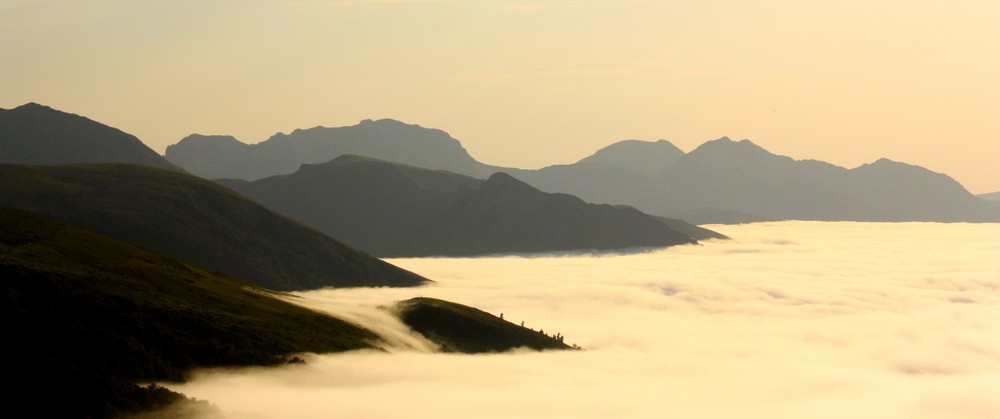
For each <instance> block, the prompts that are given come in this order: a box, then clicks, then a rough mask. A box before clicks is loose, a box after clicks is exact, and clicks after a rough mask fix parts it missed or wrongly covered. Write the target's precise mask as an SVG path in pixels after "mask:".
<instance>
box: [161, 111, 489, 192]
mask: <svg viewBox="0 0 1000 419" xmlns="http://www.w3.org/2000/svg"><path fill="white" fill-rule="evenodd" d="M346 154H356V155H363V156H368V157H374V158H377V159H381V160H387V161H392V162H398V163H403V164H409V165H413V166H417V167H423V168H428V169H442V170H448V171H451V172H455V173H463V174H469V175H474V176H479V177H485V176H488V175H489V174H490V173H493V170H491V168H490V167H489V166H487V165H484V164H482V163H479V162H477V161H476V160H475V159H473V158H472V157H471V156H469V153H468V152H466V151H465V149H464V148H462V145H461V144H460V143H459V142H458V140H455V139H454V138H452V137H451V136H450V135H448V134H447V133H445V132H444V131H441V130H436V129H428V128H423V127H421V126H419V125H409V124H405V123H402V122H399V121H395V120H392V119H381V120H378V121H372V120H365V121H361V123H359V124H358V125H352V126H346V127H337V128H327V127H315V128H310V129H304V130H295V131H293V132H292V133H291V134H281V133H279V134H275V135H274V136H272V137H271V138H269V139H267V140H265V141H262V142H260V143H257V144H244V143H241V142H239V141H238V140H236V139H235V138H233V137H231V136H205V135H197V134H195V135H190V136H188V137H186V138H184V139H182V140H181V141H180V142H179V143H177V144H174V145H171V146H169V147H167V152H166V159H167V160H169V161H171V162H172V163H174V164H176V165H178V166H180V167H183V168H184V169H186V170H188V171H189V172H191V173H194V174H196V175H198V176H201V177H204V178H206V179H220V178H227V179H245V180H256V179H260V178H264V177H268V176H273V175H280V174H288V173H292V172H294V171H296V170H298V168H299V166H301V165H303V164H314V163H323V162H327V161H330V160H333V159H334V158H336V157H339V156H342V155H346Z"/></svg>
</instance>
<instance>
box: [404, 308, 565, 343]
mask: <svg viewBox="0 0 1000 419" xmlns="http://www.w3.org/2000/svg"><path fill="white" fill-rule="evenodd" d="M395 309H396V311H397V312H398V313H399V316H400V318H401V319H402V320H403V323H406V325H407V326H410V327H411V328H413V330H415V331H417V332H420V333H421V334H423V335H424V336H426V337H427V338H428V339H430V340H432V341H434V342H437V343H438V344H440V345H441V346H442V350H444V351H446V352H465V353H483V352H503V351H508V350H511V349H515V348H530V349H535V350H546V349H571V347H570V346H569V345H566V344H565V343H563V341H562V339H561V338H556V337H552V336H547V335H546V334H544V333H542V332H536V331H534V330H531V329H528V328H525V327H523V326H518V325H515V324H514V323H510V322H508V321H506V320H503V319H501V318H498V317H496V316H494V315H492V314H489V313H487V312H485V311H482V310H479V309H476V308H473V307H469V306H464V305H461V304H456V303H452V302H448V301H444V300H438V299H435V298H425V297H420V298H414V299H410V300H406V301H401V302H399V303H398V304H397V305H396V308H395Z"/></svg>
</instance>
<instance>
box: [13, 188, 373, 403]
mask: <svg viewBox="0 0 1000 419" xmlns="http://www.w3.org/2000/svg"><path fill="white" fill-rule="evenodd" d="M0 226H2V227H0V278H3V279H2V283H3V291H2V292H0V311H2V317H0V321H2V329H0V330H2V333H3V336H2V339H0V354H2V355H3V357H4V359H6V360H8V365H7V366H6V367H5V378H6V379H7V380H8V382H11V383H18V385H17V386H16V388H15V389H13V390H10V392H9V393H8V396H11V397H10V398H9V400H11V401H13V402H14V403H15V404H14V405H13V406H16V403H17V402H18V401H19V400H23V401H25V402H26V401H28V400H37V398H38V397H39V395H52V396H54V400H57V401H58V402H57V403H51V404H47V405H43V406H25V407H26V408H30V409H32V410H33V411H36V412H38V413H54V414H58V415H59V416H69V417H81V416H97V417H100V416H111V415H116V414H119V413H123V412H126V411H129V410H130V409H136V408H141V407H149V403H153V404H154V405H155V403H156V402H155V400H163V399H164V396H163V394H162V393H163V392H162V391H159V392H158V391H152V390H148V389H143V388H140V387H138V386H136V385H134V383H135V382H141V381H147V380H179V379H183V377H184V373H185V372H186V371H188V370H189V369H191V368H194V367H210V366H238V365H273V364H278V363H281V362H283V361H284V359H285V357H286V356H288V355H289V354H294V353H299V352H317V353H322V352H336V351H344V350H352V349H362V348H373V345H372V343H371V342H374V341H376V339H377V337H376V336H375V334H373V333H371V332H370V331H368V330H365V329H362V328H359V327H357V326H354V325H351V324H348V323H346V322H344V321H341V320H339V319H335V318H332V317H330V316H327V315H324V314H320V313H316V312H313V311H311V310H308V309H305V308H302V307H299V306H296V305H293V304H290V303H287V302H284V301H281V300H279V299H276V298H272V297H270V296H268V291H265V290H262V289H259V288H254V287H252V286H249V285H247V284H246V283H243V282H240V281H237V280H234V279H231V278H227V277H224V276H221V275H219V274H216V273H213V272H210V271H207V270H204V269H202V268H199V267H197V266H194V265H190V264H187V263H183V262H179V261H176V260H174V259H170V258H167V257H164V256H161V255H158V254H156V253H153V252H150V251H147V250H144V249H140V248H137V247H134V246H131V245H129V244H126V243H123V242H120V241H117V240H114V239H111V238H108V237H104V236H101V235H97V234H94V233H91V232H88V231H84V230H81V229H77V228H74V227H71V226H68V225H65V224H62V223H59V222H55V221H52V220H49V219H46V218H43V217H40V216H37V215H34V214H30V213H27V212H24V211H19V210H15V209H11V208H7V207H2V206H0ZM157 394H159V396H156V395H157ZM154 396H155V397H154ZM43 397H44V396H43ZM166 398H167V399H170V397H169V396H166ZM150 400H154V401H153V402H150ZM144 403H145V404H144ZM8 407H10V406H8Z"/></svg>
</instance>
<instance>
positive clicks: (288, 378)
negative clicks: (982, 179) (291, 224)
mask: <svg viewBox="0 0 1000 419" xmlns="http://www.w3.org/2000/svg"><path fill="white" fill-rule="evenodd" d="M713 228H717V229H718V230H719V231H720V232H722V233H724V234H727V235H729V236H731V237H734V239H733V240H729V241H710V242H706V243H705V244H704V245H701V246H675V247H671V248H667V249H663V250H659V251H656V252H652V253H646V254H634V255H625V256H604V257H545V256H536V257H532V258H520V257H506V258H469V259H445V258H440V259H435V258H426V259H395V260H393V262H394V263H397V264H399V265H400V266H402V267H404V268H407V269H411V270H413V271H414V272H418V273H420V274H422V275H426V276H427V277H428V278H431V279H434V280H435V281H437V283H436V284H434V285H432V286H428V287H423V288H418V289H412V288H392V289H386V288H383V289H371V288H368V289H364V288H355V289H339V290H320V291H313V292H306V293H299V294H300V295H302V296H304V297H306V298H305V299H303V300H304V302H305V303H306V305H308V306H310V307H314V308H317V309H321V310H330V311H332V312H333V313H336V314H338V315H341V316H344V317H345V318H349V319H358V318H364V319H365V320H364V321H365V324H366V325H373V324H384V325H385V326H386V327H379V328H378V329H377V330H379V331H385V330H387V329H390V328H391V327H390V326H391V325H390V324H389V323H388V322H385V321H383V320H380V318H382V317H386V316H384V313H379V312H378V310H375V309H374V307H375V306H377V305H386V304H391V303H392V301H394V300H403V299H408V298H412V297H416V296H420V295H423V296H428V297H437V298H444V299H447V300H452V301H458V302H462V303H465V304H469V305H473V306H476V307H479V308H481V309H483V310H485V311H487V312H490V313H493V314H494V315H499V314H500V313H504V314H505V318H506V319H507V320H509V321H512V322H514V323H519V322H520V321H521V320H524V321H525V322H526V324H525V325H526V326H528V327H531V328H534V329H536V330H537V329H539V328H542V329H544V330H545V331H547V332H548V333H550V334H551V333H555V332H559V333H562V334H563V335H565V336H566V342H567V343H576V344H579V345H580V346H582V347H583V348H584V349H585V350H584V351H581V352H555V353H553V352H548V353H517V354H504V355H476V356H470V355H446V354H429V353H426V352H423V351H421V350H420V345H419V344H413V343H409V342H404V344H403V345H402V346H410V347H414V348H415V349H413V350H400V349H398V348H394V349H392V351H393V352H394V353H390V354H385V353H372V352H361V353H347V354H331V355H327V356H322V357H307V359H308V361H307V362H308V364H307V365H302V366H293V367H289V368H281V369H250V370H249V373H248V374H245V373H240V372H234V371H228V372H223V373H220V374H198V375H197V376H196V379H195V380H193V381H191V382H189V383H187V384H184V385H175V384H168V386H169V387H171V388H174V389H176V390H179V391H181V392H183V393H185V394H187V395H189V396H191V397H196V398H199V399H207V400H209V401H211V402H213V403H216V404H217V405H218V406H219V407H220V408H222V409H223V410H226V411H246V412H252V413H256V414H261V415H264V416H263V417H272V418H283V417H295V418H311V417H316V418H323V417H330V416H331V415H333V416H343V417H352V418H353V417H366V418H379V417H386V418H398V417H427V416H433V417H444V418H448V417H457V418H469V417H477V418H479V417H496V418H515V417H516V418H528V417H544V418H554V417H555V418H607V417H621V418H646V417H648V418H663V417H681V418H714V417H721V418H734V417H735V418H804V417H808V418H970V419H971V418H987V417H989V418H995V417H1000V399H998V398H997V389H998V388H1000V329H998V328H997V327H996V325H997V324H1000V294H998V293H997V289H998V287H1000V260H998V259H997V258H996V257H995V256H996V254H997V252H998V251H1000V224H961V223H957V224H936V223H888V224H877V223H819V222H783V223H766V224H764V223H761V224H749V225H738V226H716V227H713ZM885 249H892V251H888V252H887V251H885ZM942 250H945V251H942ZM365 307H368V308H369V309H368V313H369V314H367V315H365V314H364V313H365V310H363V308H365ZM405 334H406V331H405V330H397V331H396V332H394V333H393V336H392V338H391V340H392V341H397V342H398V341H405V340H406V339H405V337H404V338H401V336H403V335H405ZM331 412H335V413H331ZM237 417H261V416H253V415H245V416H237Z"/></svg>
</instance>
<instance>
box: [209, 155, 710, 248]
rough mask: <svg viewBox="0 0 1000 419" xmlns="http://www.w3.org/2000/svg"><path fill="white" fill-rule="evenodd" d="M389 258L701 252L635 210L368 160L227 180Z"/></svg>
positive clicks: (502, 181)
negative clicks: (684, 248) (685, 247)
mask: <svg viewBox="0 0 1000 419" xmlns="http://www.w3.org/2000/svg"><path fill="white" fill-rule="evenodd" d="M220 182H222V183H223V184H225V185H227V186H229V187H231V188H233V189H236V190H238V191H241V192H243V193H245V194H246V195H248V196H250V197H252V198H253V199H255V200H257V201H258V202H261V203H263V204H264V205H267V206H268V207H270V208H273V209H274V210H276V211H278V212H281V213H283V214H286V215H287V216H289V217H291V218H294V219H297V220H299V221H301V222H303V223H305V224H307V225H310V226H313V227H315V228H316V229H318V230H320V231H323V232H325V233H327V234H330V235H332V236H335V237H338V238H340V239H341V240H344V241H345V242H346V243H349V244H351V245H352V246H356V247H358V248H360V249H363V250H365V251H367V252H369V253H372V254H374V255H378V256H382V257H405V256H417V257H419V256H468V255H482V254H495V253H519V252H548V251H588V250H617V249H624V248H630V247H653V246H656V247H662V246H670V245H676V244H688V243H694V240H692V239H691V238H689V237H687V236H685V235H683V234H681V233H678V232H676V231H674V230H671V229H670V228H669V227H667V226H666V225H665V224H664V223H661V222H659V221H657V220H655V219H653V218H652V217H650V216H647V215H645V214H642V213H641V212H639V211H637V210H635V209H633V208H615V207H612V206H610V205H593V204H587V203H585V202H583V201H582V200H580V199H578V198H576V197H573V196H569V195H565V194H547V193H543V192H540V191H538V190H537V189H534V188H532V187H531V186H528V185H527V184H525V183H523V182H520V181H518V180H516V179H514V178H513V177H511V176H509V175H506V174H503V173H498V174H494V175H493V176H491V177H490V178H489V179H488V180H485V181H483V180H478V179H474V178H470V177H467V176H462V175H456V174H454V173H449V172H444V171H432V170H427V169H421V168H417V167H413V166H407V165H401V164H396V163H390V162H386V161H382V160H376V159H371V158H365V157H358V156H343V157H340V158H337V159H335V160H333V161H331V162H328V163H324V164H317V165H304V166H302V168H301V169H300V170H299V171H297V172H295V173H293V174H291V175H285V176H274V177H270V178H266V179H261V180H258V181H256V182H245V181H232V180H230V181H226V180H222V181H220Z"/></svg>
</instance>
